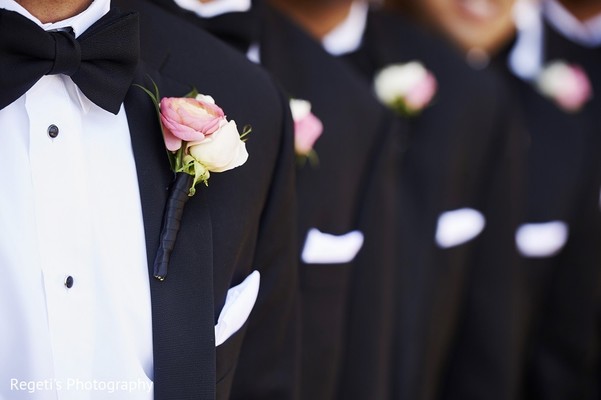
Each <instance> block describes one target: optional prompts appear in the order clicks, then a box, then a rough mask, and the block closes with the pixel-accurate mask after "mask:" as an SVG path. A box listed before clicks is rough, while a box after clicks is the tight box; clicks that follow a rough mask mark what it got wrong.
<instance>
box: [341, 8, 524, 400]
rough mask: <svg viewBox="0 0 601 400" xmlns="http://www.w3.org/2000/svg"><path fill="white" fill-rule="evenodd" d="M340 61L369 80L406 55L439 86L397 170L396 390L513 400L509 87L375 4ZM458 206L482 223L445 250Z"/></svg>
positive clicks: (353, 386)
mask: <svg viewBox="0 0 601 400" xmlns="http://www.w3.org/2000/svg"><path fill="white" fill-rule="evenodd" d="M344 58H345V59H346V60H347V61H348V62H349V63H350V64H351V65H353V66H354V67H355V68H356V69H357V70H358V71H360V72H361V73H362V74H363V76H364V78H365V79H366V80H367V81H368V82H370V83H372V82H373V79H374V76H375V74H376V72H377V71H378V70H380V69H382V68H384V67H386V66H388V65H389V64H394V63H406V62H410V61H419V62H421V63H422V64H424V66H425V67H426V68H427V69H429V70H430V71H432V73H433V74H434V76H435V77H436V79H437V82H438V90H437V93H436V95H435V97H434V100H433V102H432V104H431V105H430V106H428V107H427V108H426V109H424V110H423V112H422V113H421V114H420V115H419V116H417V117H413V118H411V119H410V124H411V134H410V139H409V141H408V143H407V150H406V153H405V159H404V164H403V170H402V176H401V185H402V192H401V196H402V198H403V202H402V204H403V207H402V209H401V212H402V219H401V221H402V225H401V226H402V227H403V228H404V229H403V230H402V236H401V239H402V240H401V242H400V247H401V249H402V259H401V264H400V265H399V268H400V271H401V275H400V277H399V279H400V287H399V290H398V293H399V295H398V299H397V300H398V303H399V311H398V313H397V317H396V322H397V328H396V329H397V330H396V333H395V337H396V338H397V339H398V340H397V350H396V356H395V359H396V365H395V379H394V397H395V398H398V399H407V400H415V399H434V398H444V399H462V400H464V399H472V398H473V399H482V398H486V399H511V398H512V395H513V393H515V390H516V380H517V376H516V374H517V373H516V372H515V367H517V354H518V352H519V341H518V340H517V338H516V336H515V335H513V331H514V329H515V328H516V326H517V325H518V324H519V323H520V322H519V319H517V314H516V313H515V307H516V304H517V300H518V299H517V298H516V292H515V291H514V290H513V289H514V287H515V285H516V284H517V282H518V279H519V278H518V270H517V264H516V260H517V254H516V252H515V250H514V245H513V233H514V229H515V226H516V223H517V215H518V213H519V207H520V198H521V183H520V182H519V176H520V172H521V164H522V162H523V157H524V155H523V136H522V135H523V132H522V129H521V126H520V123H519V121H518V119H517V116H516V115H515V112H514V111H513V109H512V106H511V102H510V101H509V97H508V93H507V92H506V91H505V90H504V88H503V87H502V83H501V82H500V81H499V80H497V79H495V78H494V77H493V76H492V75H490V74H488V73H486V72H477V71H474V70H472V69H470V68H469V67H468V66H467V65H466V64H465V62H464V61H463V58H462V57H461V56H459V55H458V54H455V52H454V51H453V50H451V49H450V47H449V46H448V45H447V44H446V43H444V42H442V41H441V40H439V39H437V38H434V37H431V36H429V35H428V34H426V33H424V32H422V31H421V30H420V29H418V28H417V27H415V26H413V25H411V23H409V22H408V21H406V20H404V19H402V18H400V17H398V16H395V15H388V14H385V13H384V12H381V11H375V10H371V11H370V12H369V15H368V20H367V26H366V30H365V34H364V36H363V40H362V43H361V46H360V47H359V49H357V50H356V51H355V52H353V53H350V54H347V55H345V56H344ZM465 207H468V208H472V209H475V210H478V211H479V212H480V213H482V214H483V215H484V217H485V219H486V225H485V228H484V231H483V232H482V233H481V234H480V235H479V236H478V237H476V238H475V239H474V240H472V241H470V242H467V243H465V244H462V245H459V246H455V247H452V248H446V249H441V248H440V247H438V246H437V245H436V244H435V240H434V237H435V232H436V229H437V219H438V217H439V216H440V214H441V213H442V212H445V211H450V210H456V209H460V208H465ZM360 385H361V382H360V381H359V380H357V379H354V377H352V375H350V376H349V379H347V380H346V381H345V382H344V387H346V393H347V394H348V395H350V394H351V393H357V391H361V390H362V389H361V387H360ZM361 393H363V392H361ZM364 395H365V396H367V397H368V396H369V394H368V393H364ZM367 397H366V398H367Z"/></svg>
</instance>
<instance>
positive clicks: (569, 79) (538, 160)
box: [510, 1, 601, 400]
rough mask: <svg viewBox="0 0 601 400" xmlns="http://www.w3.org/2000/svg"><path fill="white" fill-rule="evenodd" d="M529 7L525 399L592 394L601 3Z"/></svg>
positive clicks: (517, 49)
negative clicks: (528, 321) (528, 317)
mask: <svg viewBox="0 0 601 400" xmlns="http://www.w3.org/2000/svg"><path fill="white" fill-rule="evenodd" d="M525 11H528V10H527V9H526V10H525ZM530 12H532V13H533V15H534V16H536V17H537V18H534V19H533V18H529V19H527V20H526V21H531V22H530V23H523V24H522V26H521V29H520V30H519V34H518V36H517V40H516V45H515V46H514V48H513V49H512V51H511V56H510V62H511V63H510V65H511V66H512V69H513V71H514V72H515V73H516V74H517V75H519V76H521V77H522V78H523V79H525V80H527V81H530V82H531V83H532V85H531V87H528V88H527V89H526V88H524V90H522V91H521V92H520V94H521V96H520V99H521V103H522V104H523V106H524V108H525V111H526V113H527V117H528V118H527V120H528V122H529V131H530V134H531V146H530V147H531V148H530V150H529V151H530V157H529V159H530V164H531V165H532V167H531V173H530V177H531V178H530V181H531V182H530V185H529V186H530V191H529V192H530V193H531V195H530V201H529V210H530V212H529V217H530V218H531V220H529V221H527V222H529V223H528V224H526V225H525V226H522V227H520V231H518V236H517V238H518V246H521V250H522V251H523V252H524V250H525V251H526V254H525V255H526V256H527V257H528V259H529V265H528V273H529V278H530V284H529V285H528V287H529V289H530V290H529V299H530V301H531V304H530V305H531V306H532V307H533V308H532V314H531V315H532V316H533V318H532V323H531V325H532V326H533V328H532V330H531V337H530V342H529V343H530V352H529V354H528V358H527V364H526V367H527V368H526V375H525V393H524V395H523V396H524V398H525V399H545V400H546V399H566V398H581V399H593V398H598V395H599V394H598V393H597V394H595V393H596V391H598V379H599V371H600V370H601V351H600V347H601V324H600V320H599V315H601V270H600V269H599V265H600V264H601V258H600V257H601V254H600V252H601V249H600V246H599V242H601V233H600V232H599V231H600V230H601V222H600V218H601V216H600V209H599V193H600V189H601V181H600V178H601V177H600V175H599V174H600V171H601V162H600V159H601V158H600V155H601V137H600V136H599V133H601V118H600V117H599V113H598V110H599V107H600V106H601V103H600V100H599V93H601V74H600V72H599V71H600V68H601V4H599V3H598V2H596V1H579V2H576V1H562V2H556V1H544V2H543V3H542V7H541V8H540V14H536V13H537V12H539V11H538V10H534V11H530ZM518 26H519V25H518ZM533 38H534V39H537V40H532V39H533ZM529 43H533V44H534V45H533V46H531V45H529ZM526 54H536V55H538V57H537V58H536V59H535V61H536V62H534V63H532V62H531V61H532V60H530V62H528V60H527V59H526V57H525V56H524V55H526ZM533 88H538V90H536V89H535V90H533ZM533 235H536V237H533ZM545 238H546V240H545ZM520 239H522V240H521V241H520ZM526 239H528V241H526ZM534 239H537V240H534ZM528 242H529V243H530V245H529V246H527V244H528ZM535 244H538V248H534V249H532V248H531V247H532V245H535Z"/></svg>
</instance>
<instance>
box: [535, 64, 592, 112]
mask: <svg viewBox="0 0 601 400" xmlns="http://www.w3.org/2000/svg"><path fill="white" fill-rule="evenodd" d="M535 83H536V87H537V88H538V90H539V92H540V93H541V94H542V95H543V96H545V97H547V98H549V99H551V100H553V101H554V102H555V104H557V105H558V106H559V107H560V108H561V109H562V110H564V111H566V112H572V113H574V112H578V111H579V110H580V109H581V108H582V107H583V106H584V104H586V102H587V101H589V100H590V99H591V98H592V96H593V91H592V87H591V82H590V80H589V78H588V76H587V75H586V72H585V71H584V69H582V67H580V66H578V65H576V64H568V63H566V62H564V61H554V62H551V63H549V64H548V65H547V66H545V68H543V70H542V71H541V72H540V73H539V75H538V76H537V78H536V82H535Z"/></svg>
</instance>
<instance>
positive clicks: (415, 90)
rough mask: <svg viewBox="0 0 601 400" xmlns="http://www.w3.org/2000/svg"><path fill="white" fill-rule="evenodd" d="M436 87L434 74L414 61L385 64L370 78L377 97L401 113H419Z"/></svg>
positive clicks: (429, 99) (429, 100)
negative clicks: (372, 78) (385, 65)
mask: <svg viewBox="0 0 601 400" xmlns="http://www.w3.org/2000/svg"><path fill="white" fill-rule="evenodd" d="M437 87H438V84H437V82H436V78H435V77H434V75H433V74H432V73H431V72H430V71H428V70H427V69H426V68H425V67H424V66H423V65H422V64H421V63H420V62H417V61H412V62H409V63H406V64H392V65H389V66H387V67H385V68H383V69H382V70H380V71H379V72H378V73H377V74H376V77H375V79H374V89H375V91H376V95H377V97H378V99H379V100H380V101H381V102H382V103H383V104H385V105H386V106H388V107H390V108H392V109H393V110H394V111H396V112H397V113H399V114H401V115H403V116H414V115H417V114H419V113H420V112H421V111H422V110H423V109H424V108H425V107H426V106H428V105H429V104H430V103H431V101H432V99H433V98H434V95H435V94H436V89H437Z"/></svg>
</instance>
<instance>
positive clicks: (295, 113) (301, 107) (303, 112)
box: [290, 99, 311, 121]
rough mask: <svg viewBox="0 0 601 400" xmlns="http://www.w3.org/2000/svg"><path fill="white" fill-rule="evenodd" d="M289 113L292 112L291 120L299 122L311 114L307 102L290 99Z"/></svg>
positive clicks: (309, 105) (309, 104)
mask: <svg viewBox="0 0 601 400" xmlns="http://www.w3.org/2000/svg"><path fill="white" fill-rule="evenodd" d="M290 111H291V112H292V119H293V120H294V121H300V120H302V119H303V118H305V117H306V116H307V115H309V113H311V103H310V102H308V101H307V100H301V99H290Z"/></svg>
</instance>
